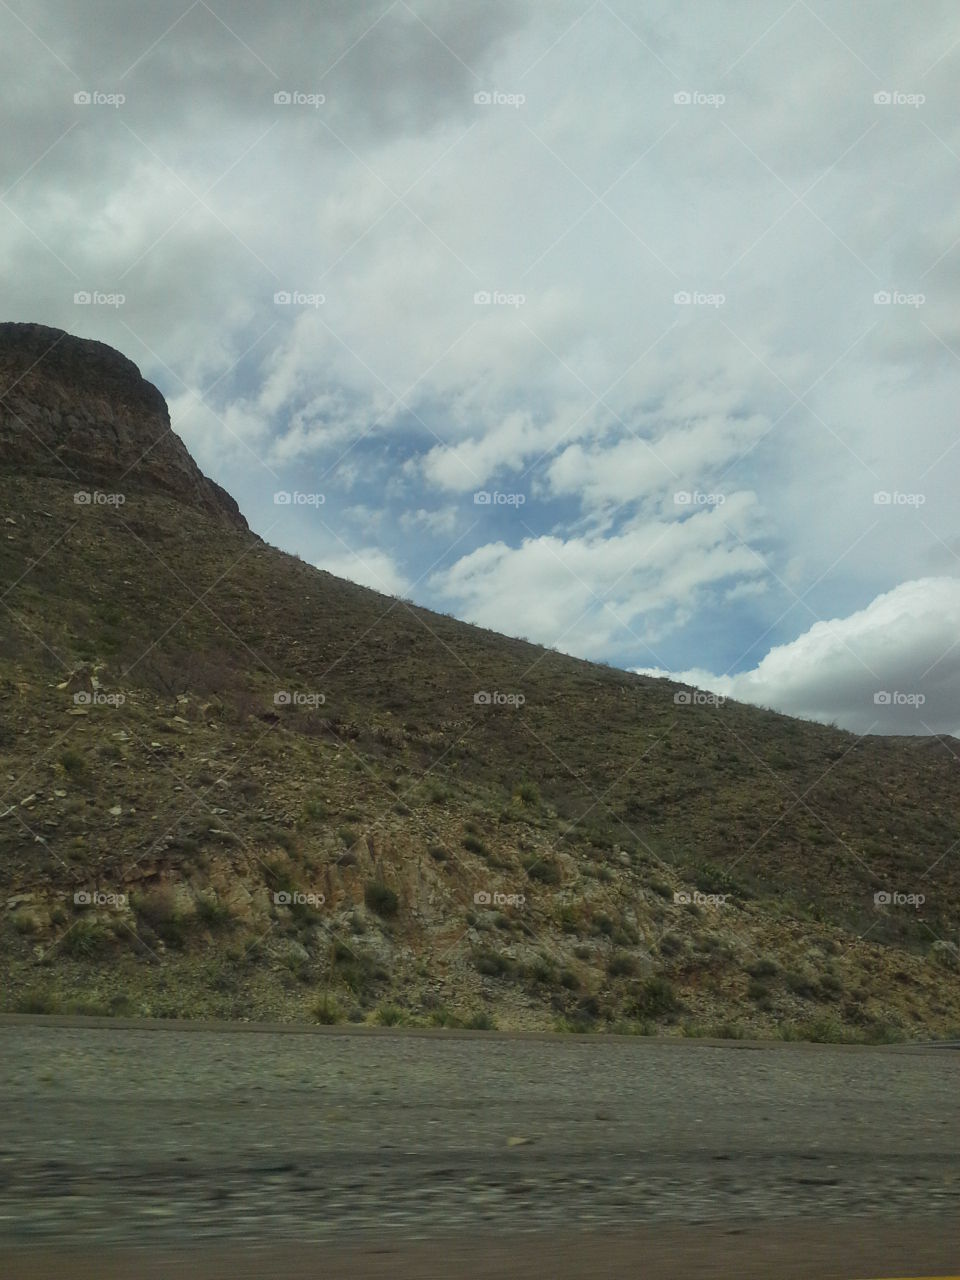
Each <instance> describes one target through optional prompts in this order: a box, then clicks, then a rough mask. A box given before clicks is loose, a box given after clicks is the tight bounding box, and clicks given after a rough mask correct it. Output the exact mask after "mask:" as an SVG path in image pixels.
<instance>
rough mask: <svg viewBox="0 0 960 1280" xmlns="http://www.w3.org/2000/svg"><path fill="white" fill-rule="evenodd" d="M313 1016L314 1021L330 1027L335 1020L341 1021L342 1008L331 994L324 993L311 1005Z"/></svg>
mask: <svg viewBox="0 0 960 1280" xmlns="http://www.w3.org/2000/svg"><path fill="white" fill-rule="evenodd" d="M313 1017H314V1020H315V1021H316V1022H319V1023H322V1025H323V1026H325V1027H330V1026H333V1025H334V1024H335V1023H337V1022H342V1021H343V1010H342V1009H341V1008H340V1006H339V1004H337V1002H336V1000H335V999H334V998H333V996H331V995H329V994H324V995H323V996H321V997H320V999H319V1000H318V1001H317V1003H316V1004H315V1005H314V1006H313Z"/></svg>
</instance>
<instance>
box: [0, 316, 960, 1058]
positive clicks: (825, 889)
mask: <svg viewBox="0 0 960 1280" xmlns="http://www.w3.org/2000/svg"><path fill="white" fill-rule="evenodd" d="M0 460H2V464H3V465H2V474H0V535H2V536H0V596H2V605H3V618H4V622H3V627H2V630H0V948H2V952H3V968H4V971H5V973H6V974H7V975H8V976H7V982H6V984H5V993H6V994H5V998H6V1001H7V1005H8V1007H10V1008H15V1009H39V1010H42V1009H56V1008H61V1009H79V1010H84V1009H86V1010H91V1011H97V1012H103V1011H108V1012H109V1011H113V1012H133V1013H150V1014H155V1015H161V1016H164V1015H165V1016H174V1015H178V1016H197V1017H199V1016H226V1017H234V1018H282V1019H314V1018H319V1019H321V1020H327V1021H333V1020H337V1019H341V1018H345V1019H351V1020H355V1021H373V1020H379V1021H387V1022H390V1021H398V1020H406V1021H419V1022H423V1023H431V1022H432V1023H436V1024H448V1025H463V1024H469V1025H475V1026H479V1027H483V1026H490V1025H496V1026H500V1027H528V1028H545V1027H553V1026H560V1027H569V1028H576V1029H583V1030H597V1031H603V1030H621V1031H637V1032H644V1033H650V1032H652V1031H657V1032H659V1033H665V1034H681V1033H687V1034H704V1033H716V1032H717V1031H723V1032H725V1033H727V1034H739V1033H750V1034H759V1035H773V1034H785V1035H803V1036H812V1037H817V1038H841V1037H844V1038H866V1039H884V1038H892V1037H900V1036H920V1037H924V1038H928V1037H931V1036H935V1035H940V1034H947V1033H950V1032H953V1033H956V1031H957V1028H960V983H958V967H957V943H958V941H960V912H958V902H960V897H958V890H960V872H958V858H957V849H958V848H960V844H958V841H960V792H958V788H957V785H956V778H957V758H958V749H960V743H957V742H956V741H954V740H951V739H943V740H937V739H891V738H864V739H858V738H856V737H854V736H853V735H850V734H847V733H843V732H840V731H838V730H834V729H830V728H827V727H824V726H820V725H815V724H809V723H805V722H801V721H797V720H792V719H790V718H788V717H785V716H780V715H776V714H774V713H772V712H764V711H761V710H758V709H756V708H751V707H747V706H743V705H739V704H735V703H726V704H725V705H721V706H717V705H712V704H709V703H702V702H698V701H697V700H696V699H691V698H690V697H689V696H688V694H689V691H687V690H684V689H682V688H680V687H679V686H677V685H674V684H671V683H670V682H667V681H660V680H653V679H648V678H641V677H635V676H630V675H628V674H626V673H624V672H622V671H617V670H613V669H610V668H605V667H598V666H595V665H592V664H589V663H586V662H579V661H576V660H574V659H571V658H568V657H564V656H562V655H560V654H558V653H556V652H553V651H551V650H546V649H542V648H540V647H538V646H536V645H531V644H527V643H526V642H523V641H519V640H511V639H507V638H505V637H503V636H499V635H496V634H494V633H492V632H488V631H484V630H481V629H479V628H476V627H471V626H467V625H465V624H463V623H460V622H457V621H455V620H454V619H451V618H448V617H444V616H440V615H437V614H433V613H430V612H429V611H427V610H424V609H420V608H417V607H416V606H414V605H412V604H409V603H408V602H405V601H402V600H397V599H393V598H389V597H384V596H381V595H379V594H377V593H376V592H373V591H369V590H366V589H365V588H361V587H358V586H355V585H353V584H350V583H347V582H344V581H341V580H339V579H337V578H334V577H332V576H331V575H329V574H326V573H324V572H322V571H319V570H316V569H313V568H311V567H310V566H308V565H306V564H304V563H302V562H301V561H299V560H297V559H296V558H294V557H291V556H288V555H284V554H283V553H281V552H279V551H277V550H275V549H274V548H272V547H270V546H268V545H266V544H265V543H263V542H262V541H261V540H260V539H259V538H257V537H256V536H255V535H254V534H252V533H251V532H250V531H249V530H248V529H247V526H246V522H245V521H244V520H243V517H242V516H241V515H240V513H239V511H238V510H237V508H236V504H235V503H233V501H232V499H230V498H229V497H228V495H226V494H224V493H223V491H222V490H220V489H219V488H218V486H216V485H215V484H214V483H213V482H212V481H210V480H207V479H206V478H205V477H204V476H203V475H202V474H201V473H200V471H199V470H198V468H197V467H196V466H195V464H194V463H193V461H192V459H191V458H190V456H189V454H188V453H187V451H186V449H185V448H184V446H183V444H182V442H181V441H180V440H179V439H178V437H177V436H176V435H174V434H173V432H172V431H171V430H170V424H169V417H168V415H167V411H166V406H165V405H164V403H163V400H162V397H161V396H160V394H159V392H157V390H156V389H155V388H154V387H152V386H150V385H149V384H148V383H146V382H144V381H143V380H142V379H141V377H140V375H139V373H138V371H137V370H136V368H135V366H134V365H132V364H131V363H130V362H129V361H128V360H126V359H125V358H124V357H123V356H121V355H119V354H118V353H117V352H115V351H112V350H111V349H110V348H108V347H105V346H103V345H101V344H99V343H95V342H89V341H84V340H80V339H77V338H73V337H70V336H68V335H65V334H63V333H62V332H60V331H58V330H50V329H45V328H43V327H42V326H38V325H2V326H0ZM93 491H97V492H101V493H104V494H111V493H113V494H116V493H122V494H123V496H124V501H123V502H122V503H117V502H112V503H111V502H107V501H90V502H86V501H84V500H83V498H82V496H81V498H80V500H79V501H78V500H77V495H78V493H79V494H80V495H82V494H84V493H88V492H93ZM878 894H879V895H880V899H879V901H878V899H877V895H878ZM884 895H886V898H884ZM921 899H922V901H920V900H921Z"/></svg>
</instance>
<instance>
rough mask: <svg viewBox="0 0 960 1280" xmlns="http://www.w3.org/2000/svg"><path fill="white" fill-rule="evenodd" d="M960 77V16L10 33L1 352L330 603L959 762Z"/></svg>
mask: <svg viewBox="0 0 960 1280" xmlns="http://www.w3.org/2000/svg"><path fill="white" fill-rule="evenodd" d="M958 62H960V12H958V10H957V8H956V5H955V4H953V3H950V0H942V2H940V0H924V3H923V4H922V5H921V6H918V7H915V8H911V7H910V6H905V5H903V4H902V3H895V2H894V0H873V2H872V3H871V4H870V5H869V6H863V5H858V4H854V3H848V2H845V0H839V3H831V4H827V3H826V2H825V0H815V2H811V3H807V2H806V0H795V2H794V3H792V4H782V3H780V2H779V0H778V2H776V3H773V2H766V0H764V2H762V3H761V2H760V0H735V2H734V0H730V2H728V0H711V2H710V3H707V2H706V0H702V2H701V3H698V4H689V3H688V4H679V5H678V4H675V3H667V2H666V0H664V2H662V3H660V2H657V0H654V2H653V3H650V4H645V5H643V6H639V5H636V4H629V3H626V0H610V2H609V3H607V2H606V0H597V2H596V3H587V0H578V2H577V3H573V2H572V0H553V2H552V3H549V4H546V5H542V6H540V5H525V4H519V3H506V2H505V0H503V2H500V0H483V2H482V3H480V2H479V0H395V2H394V3H386V2H384V0H380V2H378V3H373V0H349V2H348V0H342V2H340V3H325V4H324V3H320V4H318V3H316V2H315V0H311V2H309V3H308V2H307V0H289V2H288V3H286V4H284V5H282V6H277V7H273V8H271V7H269V6H263V5H261V4H258V3H252V2H251V0H242V2H241V0H222V2H220V3H214V4H207V3H205V0H196V3H193V4H186V3H169V2H168V0H157V2H156V3H153V4H151V5H146V6H130V7H129V8H123V10H122V13H121V11H120V7H119V6H117V5H116V4H115V3H106V2H105V0H85V3H84V5H82V6H77V5H75V4H73V3H68V2H67V0H0V103H2V110H3V116H4V130H3V134H4V148H3V157H2V169H0V192H2V199H0V263H2V270H3V279H4V307H3V318H4V319H16V320H35V321H40V322H42V323H46V324H51V325H57V326H61V327H63V328H65V329H68V330H70V331H71V332H73V333H78V334H81V335H84V336H89V337H95V338H99V339H101V340H103V341H106V342H109V343H111V344H112V345H114V346H116V347H119V348H120V349H121V350H123V351H124V352H125V353H126V354H128V355H129V356H130V357H131V358H133V359H134V360H136V361H137V362H138V364H140V366H141V367H142V368H143V370H144V372H145V374H146V375H147V376H148V377H149V378H151V379H152V380H153V381H155V382H156V383H157V384H158V385H159V386H160V388H161V390H162V391H163V392H164V394H165V395H166V396H167V399H168V401H169V403H170V408H171V414H172V418H173V422H174V427H175V429H176V430H177V431H178V432H179V433H180V434H181V435H182V436H183V437H184V439H185V440H186V442H187V444H188V446H189V447H190V449H191V450H192V452H193V453H194V455H195V456H196V457H197V459H198V461H199V462H200V464H201V465H202V466H203V467H204V469H205V470H206V471H207V472H208V473H209V474H211V475H213V476H214V477H215V478H216V479H217V480H218V481H219V482H220V483H221V484H223V485H225V486H226V487H227V488H228V489H229V490H230V491H231V492H232V493H233V494H234V495H235V496H236V498H237V499H238V501H239V503H240V505H241V508H242V509H243V511H244V513H245V514H246V515H247V517H248V519H249V520H250V522H251V525H252V526H253V527H254V528H255V529H256V530H257V532H259V533H261V534H262V535H263V536H264V537H266V538H268V539H269V540H271V541H273V542H276V543H278V544H279V545H281V546H283V547H285V548H287V549H289V550H295V551H298V552H299V553H300V554H301V555H303V556H304V557H305V558H308V559H310V560H312V561H314V562H315V563H317V564H319V565H321V566H322V567H324V568H328V569H330V570H331V571H333V572H335V573H339V574H342V575H344V576H347V577H350V578H353V579H355V580H356V581H360V582H364V583H366V584H368V585H370V586H374V587H376V588H378V589H379V590H382V591H385V592H389V593H404V594H408V595H410V596H411V597H412V598H414V599H416V600H417V601H418V602H421V603H424V604H427V605H429V606H431V607H434V608H439V609H444V610H449V611H451V612H454V613H456V614H457V615H458V616H461V617H464V618H467V619H470V620H472V621H477V622H480V623H482V624H483V625H486V626H490V627H495V628H497V629H500V630H503V631H506V632H508V633H511V634H524V635H526V636H528V637H529V638H531V639H534V640H537V641H540V642H542V643H545V644H548V645H556V646H557V647H558V648H560V649H562V650H564V651H567V652H571V653H576V654H580V655H582V656H586V657H590V658H596V659H605V660H608V661H611V662H613V663H615V664H618V665H622V666H624V667H629V668H635V669H643V670H653V671H656V672H658V673H666V672H672V673H678V672H679V673H682V675H681V677H680V678H682V679H684V680H689V681H691V682H694V683H698V684H700V685H702V686H703V687H705V688H712V689H715V690H717V691H719V692H723V693H727V694H729V695H731V696H735V697H737V698H742V699H745V700H749V701H755V702H758V703H760V704H762V705H768V706H772V707H776V708H778V709H783V710H785V711H788V712H790V713H792V714H797V715H803V716H809V717H813V718H817V719H828V720H836V721H837V722H838V723H840V724H842V725H845V726H847V727H850V728H852V729H854V730H856V731H857V732H900V733H902V732H907V733H928V732H950V733H955V734H957V733H960V625H958V624H960V574H958V559H960V537H958V530H957V520H956V511H957V497H956V494H957V478H958V463H960V448H958V432H957V405H958V401H960V396H958V382H960V378H958V373H960V305H958V303H960V297H958V294H960V200H958V168H960V112H958V111H957V90H956V85H957V83H958ZM87 98H89V99H90V100H89V101H87V100H86V99H87ZM121 99H122V100H121ZM85 294H90V295H92V296H93V297H94V301H92V302H83V301H81V302H76V301H75V295H80V296H81V297H82V296H83V295H85ZM116 295H121V296H122V299H123V300H122V302H119V301H118V299H117V297H116ZM278 494H281V495H287V494H290V495H293V496H292V500H291V501H289V502H283V501H279V502H278V501H276V500H275V499H276V495H278ZM486 499H489V500H486ZM884 695H890V696H889V698H888V699H885V697H884Z"/></svg>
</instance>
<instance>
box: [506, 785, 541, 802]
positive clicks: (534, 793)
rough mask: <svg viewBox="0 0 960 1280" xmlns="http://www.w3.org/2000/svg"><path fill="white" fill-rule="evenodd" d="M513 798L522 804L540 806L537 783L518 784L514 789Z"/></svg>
mask: <svg viewBox="0 0 960 1280" xmlns="http://www.w3.org/2000/svg"><path fill="white" fill-rule="evenodd" d="M513 798H514V799H515V800H519V801H520V803H521V804H529V805H538V804H539V803H540V791H539V788H538V787H537V784H536V783H535V782H518V783H517V785H516V786H515V787H514V788H513Z"/></svg>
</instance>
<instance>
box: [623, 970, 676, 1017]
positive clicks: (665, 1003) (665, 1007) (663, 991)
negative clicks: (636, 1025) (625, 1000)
mask: <svg viewBox="0 0 960 1280" xmlns="http://www.w3.org/2000/svg"><path fill="white" fill-rule="evenodd" d="M679 1008H680V1001H679V1000H678V999H677V997H676V995H675V993H674V990H673V987H672V986H671V985H670V983H669V982H668V981H667V980H666V978H648V979H647V980H646V982H644V983H643V985H642V987H641V988H640V991H639V993H638V995H637V997H636V1000H635V1001H634V1006H633V1011H634V1014H635V1015H636V1016H638V1017H641V1018H644V1017H647V1018H658V1017H662V1016H664V1015H665V1014H668V1013H676V1012H677V1010H678V1009H679Z"/></svg>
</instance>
